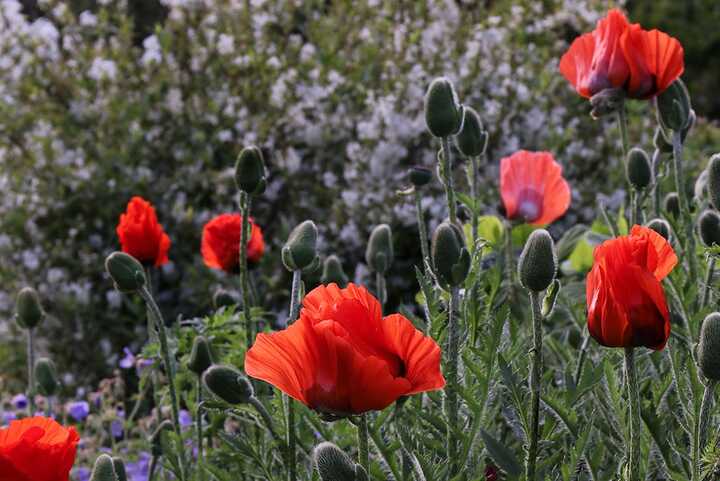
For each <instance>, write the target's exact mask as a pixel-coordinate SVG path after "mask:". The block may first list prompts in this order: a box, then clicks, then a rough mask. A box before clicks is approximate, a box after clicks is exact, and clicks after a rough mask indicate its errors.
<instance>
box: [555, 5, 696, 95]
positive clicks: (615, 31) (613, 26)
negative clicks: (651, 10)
mask: <svg viewBox="0 0 720 481" xmlns="http://www.w3.org/2000/svg"><path fill="white" fill-rule="evenodd" d="M684 68H685V66H684V59H683V48H682V45H680V42H679V41H678V40H677V39H675V38H673V37H671V36H669V35H668V34H666V33H664V32H661V31H659V30H650V31H647V30H643V29H642V28H641V27H640V25H639V24H637V23H634V24H630V23H629V22H628V20H627V18H625V15H624V14H623V13H622V12H621V11H620V10H618V9H612V10H610V11H609V12H608V14H607V17H605V18H603V19H601V20H600V21H599V22H598V23H597V27H596V28H595V30H593V31H592V32H590V33H585V34H583V35H581V36H579V37H578V38H576V39H575V40H574V41H573V43H572V45H570V49H568V51H567V52H566V53H565V54H564V55H563V56H562V59H561V60H560V73H562V74H563V76H564V77H565V78H566V79H567V80H568V81H569V82H570V83H571V84H572V85H573V87H575V90H577V91H578V93H579V94H580V95H582V96H583V97H588V98H589V97H592V96H593V95H595V94H596V93H598V92H600V91H601V90H605V89H608V88H619V89H622V90H624V91H625V95H626V96H627V97H629V98H634V99H649V98H652V97H655V96H656V95H658V94H659V93H661V92H662V91H663V90H665V89H666V88H668V87H669V86H670V84H672V83H673V82H674V81H675V80H677V79H678V77H680V75H682V73H683V70H684Z"/></svg>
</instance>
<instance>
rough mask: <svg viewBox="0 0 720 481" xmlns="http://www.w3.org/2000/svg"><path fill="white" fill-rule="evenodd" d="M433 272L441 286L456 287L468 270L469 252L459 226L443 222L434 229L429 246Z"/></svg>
mask: <svg viewBox="0 0 720 481" xmlns="http://www.w3.org/2000/svg"><path fill="white" fill-rule="evenodd" d="M430 252H431V257H432V261H433V266H434V267H435V272H436V273H437V276H438V278H439V280H440V283H441V284H442V285H443V287H446V288H447V287H457V286H459V285H460V284H462V282H463V281H464V280H465V278H466V277H467V275H468V272H470V254H469V253H468V251H467V249H466V248H465V239H464V237H463V233H462V231H461V230H460V228H459V227H457V226H456V225H455V224H452V223H450V222H443V223H441V224H440V225H439V226H437V228H436V229H435V232H434V233H433V236H432V241H431V246H430Z"/></svg>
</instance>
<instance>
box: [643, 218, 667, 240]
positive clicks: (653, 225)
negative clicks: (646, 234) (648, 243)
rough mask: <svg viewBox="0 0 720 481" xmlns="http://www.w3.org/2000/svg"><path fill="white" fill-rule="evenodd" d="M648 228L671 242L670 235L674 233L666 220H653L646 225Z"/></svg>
mask: <svg viewBox="0 0 720 481" xmlns="http://www.w3.org/2000/svg"><path fill="white" fill-rule="evenodd" d="M646 226H647V227H648V228H650V229H652V230H654V231H655V232H657V233H658V234H660V235H661V236H663V237H664V238H665V240H666V241H668V242H669V241H670V234H671V232H672V231H671V229H670V224H669V223H668V221H666V220H665V219H660V218H656V219H652V220H651V221H650V222H648V223H647V224H646Z"/></svg>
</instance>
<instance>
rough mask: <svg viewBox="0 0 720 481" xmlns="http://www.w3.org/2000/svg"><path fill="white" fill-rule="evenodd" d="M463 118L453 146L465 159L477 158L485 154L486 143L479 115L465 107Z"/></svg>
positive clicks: (486, 136) (486, 135)
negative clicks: (455, 146)
mask: <svg viewBox="0 0 720 481" xmlns="http://www.w3.org/2000/svg"><path fill="white" fill-rule="evenodd" d="M464 110H465V118H464V120H463V126H462V129H461V130H460V133H459V134H458V135H457V137H455V145H457V148H458V150H459V151H460V152H462V154H463V155H464V156H465V157H477V156H479V155H482V154H484V153H485V148H486V147H487V142H488V133H487V132H486V131H485V129H484V128H483V123H482V120H481V119H480V115H478V113H477V112H476V111H475V110H474V109H472V108H470V107H465V109H464Z"/></svg>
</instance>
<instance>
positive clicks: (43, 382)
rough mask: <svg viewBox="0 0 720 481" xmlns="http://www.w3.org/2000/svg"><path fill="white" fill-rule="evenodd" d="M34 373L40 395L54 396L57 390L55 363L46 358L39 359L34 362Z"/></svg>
mask: <svg viewBox="0 0 720 481" xmlns="http://www.w3.org/2000/svg"><path fill="white" fill-rule="evenodd" d="M34 373H35V380H36V382H37V386H38V391H39V392H40V394H42V395H43V396H54V395H55V393H56V392H57V389H58V377H57V371H56V370H55V363H53V362H52V361H51V360H50V359H48V358H46V357H41V358H39V359H38V360H37V361H35V367H34Z"/></svg>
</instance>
